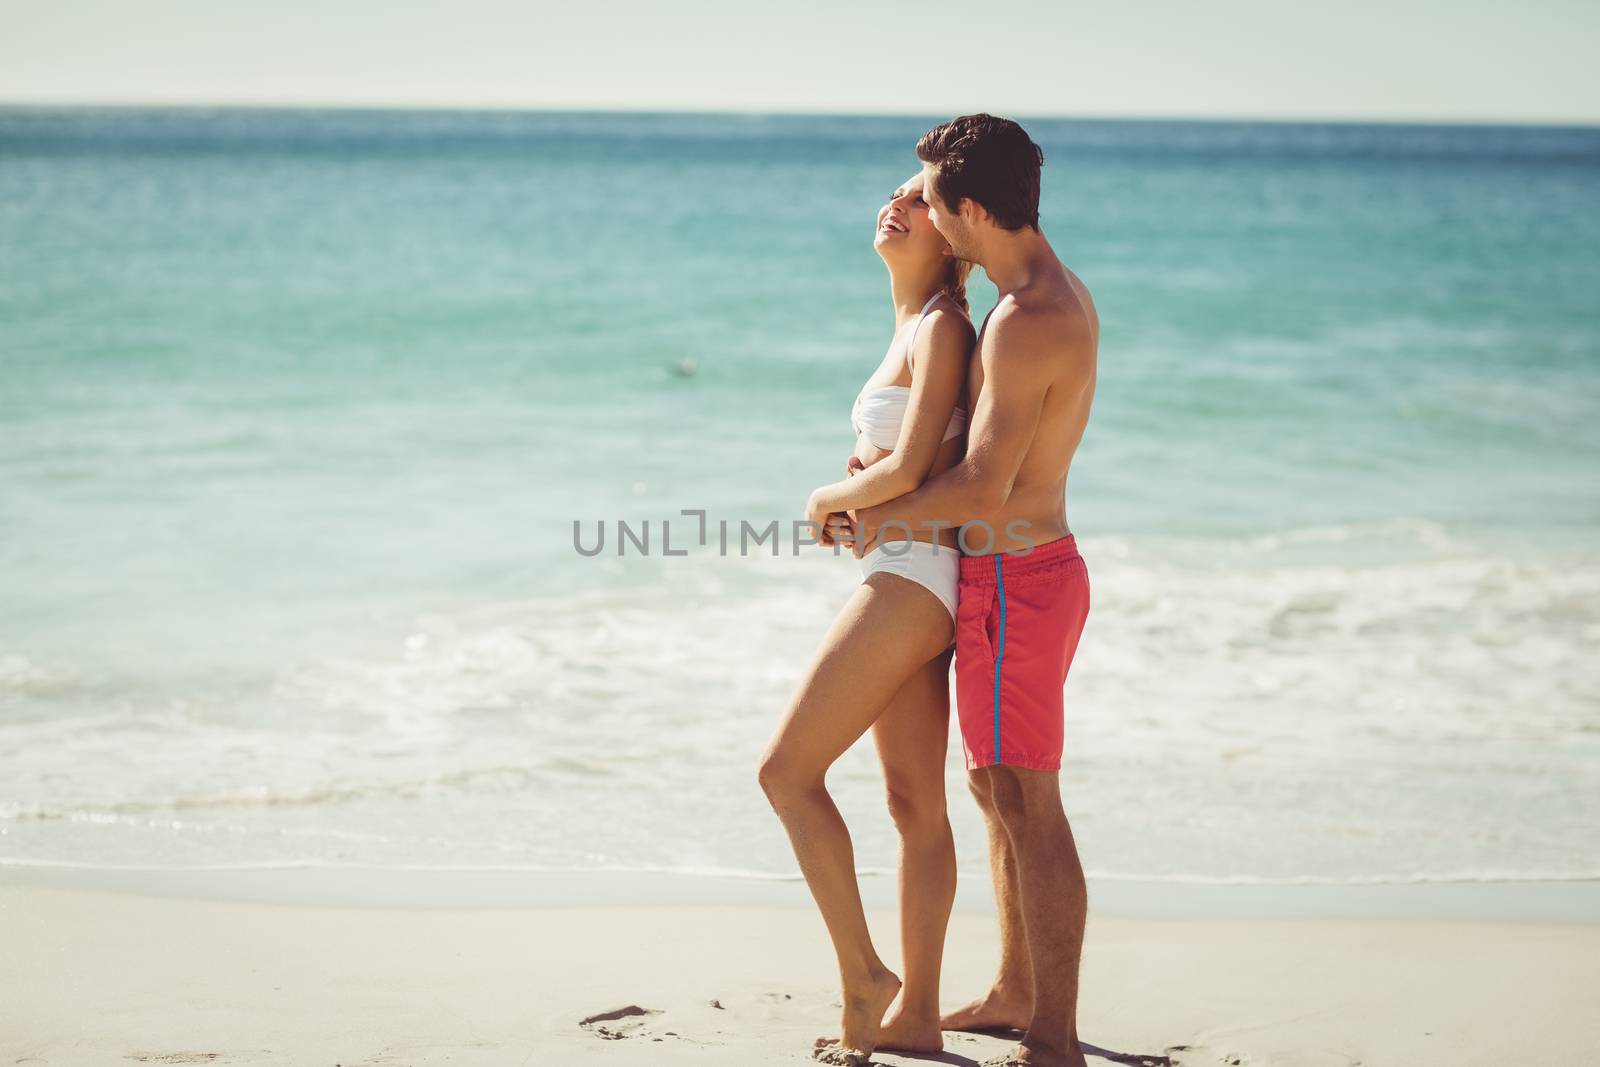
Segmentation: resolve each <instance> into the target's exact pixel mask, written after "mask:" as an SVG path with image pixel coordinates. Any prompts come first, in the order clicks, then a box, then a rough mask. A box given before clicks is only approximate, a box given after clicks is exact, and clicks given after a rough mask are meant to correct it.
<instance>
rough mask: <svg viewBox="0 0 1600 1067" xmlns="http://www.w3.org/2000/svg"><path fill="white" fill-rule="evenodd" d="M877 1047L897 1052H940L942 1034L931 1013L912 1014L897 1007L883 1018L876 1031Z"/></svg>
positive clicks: (942, 1044) (936, 1020)
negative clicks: (880, 1027) (880, 1028)
mask: <svg viewBox="0 0 1600 1067" xmlns="http://www.w3.org/2000/svg"><path fill="white" fill-rule="evenodd" d="M878 1047H879V1048H881V1049H893V1050H895V1051H898V1052H942V1051H943V1050H944V1034H943V1033H942V1032H941V1031H940V1030H939V1020H938V1018H937V1017H936V1016H933V1015H912V1014H911V1013H909V1012H907V1011H906V1010H905V1009H904V1008H898V1009H896V1010H895V1011H893V1012H892V1013H890V1015H889V1017H888V1018H887V1019H885V1020H883V1029H882V1030H879V1031H878Z"/></svg>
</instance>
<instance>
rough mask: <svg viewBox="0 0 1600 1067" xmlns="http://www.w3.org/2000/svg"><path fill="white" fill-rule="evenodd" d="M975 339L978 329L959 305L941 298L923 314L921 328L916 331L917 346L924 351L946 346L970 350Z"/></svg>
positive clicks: (975, 341) (946, 347)
mask: <svg viewBox="0 0 1600 1067" xmlns="http://www.w3.org/2000/svg"><path fill="white" fill-rule="evenodd" d="M977 339H978V331H977V330H976V329H975V328H974V327H973V325H972V319H970V318H968V317H967V314H966V312H964V311H962V310H961V307H960V305H958V304H955V303H953V302H951V301H949V300H941V301H939V302H938V303H937V304H935V305H934V306H933V308H932V309H931V310H930V311H929V312H928V314H927V315H926V316H924V318H923V320H922V328H921V329H920V330H918V331H917V348H919V349H921V350H923V351H925V352H926V351H934V350H936V349H948V348H964V349H966V350H968V351H970V350H971V348H972V346H973V345H974V344H976V343H977Z"/></svg>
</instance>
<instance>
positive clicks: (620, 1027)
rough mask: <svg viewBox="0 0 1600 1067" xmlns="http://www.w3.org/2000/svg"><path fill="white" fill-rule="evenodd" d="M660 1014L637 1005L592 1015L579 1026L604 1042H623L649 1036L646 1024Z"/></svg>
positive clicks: (580, 1022) (657, 1010) (580, 1021)
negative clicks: (625, 1039) (630, 1038)
mask: <svg viewBox="0 0 1600 1067" xmlns="http://www.w3.org/2000/svg"><path fill="white" fill-rule="evenodd" d="M660 1014H661V1012H660V1010H659V1009H657V1008H641V1007H639V1005H637V1004H629V1005H628V1006H627V1007H625V1008H614V1009H613V1010H611V1011H603V1012H601V1013H600V1014H598V1015H591V1016H589V1017H588V1018H587V1019H580V1020H578V1025H579V1026H581V1027H583V1028H584V1029H585V1030H588V1031H590V1032H591V1033H593V1034H594V1035H595V1036H596V1037H599V1038H601V1039H602V1040H605V1041H621V1040H623V1039H624V1038H629V1037H646V1036H649V1031H648V1030H647V1029H646V1028H645V1023H646V1021H648V1020H649V1018H650V1017H651V1016H652V1015H660Z"/></svg>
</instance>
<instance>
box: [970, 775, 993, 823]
mask: <svg viewBox="0 0 1600 1067" xmlns="http://www.w3.org/2000/svg"><path fill="white" fill-rule="evenodd" d="M992 771H993V768H992V767H979V768H978V769H977V770H974V771H968V772H967V788H968V789H969V790H971V792H972V799H973V800H975V801H977V802H978V807H980V808H982V809H983V810H984V811H985V812H992V811H993V810H994V786H993V784H992V783H991V782H990V780H989V779H990V775H991V772H992Z"/></svg>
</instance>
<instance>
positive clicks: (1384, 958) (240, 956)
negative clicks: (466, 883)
mask: <svg viewBox="0 0 1600 1067" xmlns="http://www.w3.org/2000/svg"><path fill="white" fill-rule="evenodd" d="M872 919H873V924H874V929H875V932H876V933H877V935H878V937H879V939H880V943H881V944H883V945H884V946H893V945H894V940H893V936H892V934H893V916H892V914H891V913H887V912H884V911H875V912H874V913H873V916H872ZM0 946H3V951H0V957H3V959H4V964H3V966H0V983H3V984H0V1062H3V1063H6V1064H30V1065H46V1064H48V1065H52V1067H67V1065H73V1067H75V1065H85V1067H88V1065H94V1067H101V1065H111V1064H138V1063H149V1064H176V1063H215V1064H285V1065H288V1064H293V1065H297V1067H298V1065H312V1064H317V1065H321V1064H326V1065H330V1067H331V1065H339V1067H358V1065H371V1067H376V1065H397V1067H398V1065H411V1064H451V1065H469V1067H472V1065H497V1067H498V1065H512V1067H520V1065H528V1064H565V1063H574V1062H585V1063H587V1062H611V1063H618V1064H665V1065H676V1064H697V1065H698V1064H707V1065H721V1064H727V1065H733V1064H739V1065H747V1064H768V1063H771V1064H785V1063H794V1064H802V1063H806V1062H809V1060H808V1056H807V1052H806V1050H807V1048H808V1047H809V1045H810V1043H811V1040H812V1038H813V1037H814V1036H816V1035H818V1034H821V1033H824V1032H827V1031H828V1030H829V1028H830V1024H831V1022H832V1019H833V1018H834V1015H835V1011H836V1009H835V1007H834V1006H833V1000H834V984H833V982H834V974H833V969H832V961H831V958H830V955H829V951H828V947H827V942H826V940H825V938H824V936H823V932H822V929H821V925H820V921H819V920H818V919H817V917H816V916H815V914H814V913H811V912H809V911H807V910H805V909H801V908H792V907H752V906H725V907H707V906H687V905H685V906H658V907H640V906H633V905H626V906H624V905H619V906H599V907H596V906H586V907H538V908H473V909H468V908H420V907H419V908H395V907H382V908H364V907H326V906H306V905H294V904H268V903H254V902H241V901H220V900H189V899H180V898H171V897H155V896H141V895H133V894H125V893H112V892H102V891H97V890H83V889H68V888H56V887H45V886H32V885H15V884H12V885H4V886H0ZM889 958H890V959H893V956H890V957H889ZM993 959H994V933H993V928H992V920H991V919H990V918H989V917H988V916H987V915H984V914H981V913H976V912H971V911H967V912H958V913H957V915H956V916H955V917H954V920H953V922H952V926H951V934H950V949H949V955H948V958H947V960H948V962H947V971H946V979H945V998H946V1001H947V1003H951V1004H953V1003H955V1002H956V1001H957V999H958V998H965V997H968V996H971V995H973V994H975V993H977V992H979V991H980V989H981V987H982V985H983V983H984V981H985V980H986V979H987V978H988V977H989V975H990V973H991V968H992V964H993ZM1597 994H1600V927H1596V926H1593V925H1578V924H1553V923H1512V922H1428V921H1412V920H1382V919H1333V920H1211V921H1189V920H1164V919H1154V920H1145V919H1125V918H1105V917H1097V916H1092V917H1091V921H1090V928H1089V939H1088V945H1087V949H1086V955H1085V961H1084V981H1083V1005H1082V1026H1081V1030H1082V1036H1083V1039H1084V1041H1085V1042H1086V1043H1088V1044H1089V1045H1090V1046H1092V1047H1091V1048H1088V1049H1087V1051H1089V1052H1090V1053H1091V1056H1090V1063H1091V1064H1093V1063H1108V1062H1109V1063H1132V1064H1141V1063H1152V1064H1160V1063H1168V1062H1170V1063H1173V1064H1180V1065H1195V1064H1239V1065H1250V1067H1267V1065H1273V1067H1277V1065H1282V1067H1321V1065H1341V1067H1342V1065H1355V1064H1362V1065H1366V1067H1372V1065H1396V1067H1402V1065H1403V1067H1413V1065H1417V1067H1420V1065H1430V1064H1439V1065H1446V1064H1448V1065H1452V1067H1468V1065H1474V1064H1483V1065H1489V1064H1493V1065H1496V1067H1505V1065H1521V1064H1540V1065H1543V1064H1593V1063H1597V1062H1600V1012H1596V1010H1595V1005H1596V999H1597ZM624 1010H626V1013H625V1014H623V1015H621V1016H620V1017H618V1018H615V1019H611V1020H603V1021H600V1022H596V1023H592V1024H590V1025H588V1026H585V1025H583V1022H582V1020H584V1019H586V1018H589V1017H592V1016H596V1015H600V1014H606V1013H613V1012H618V1011H624ZM1006 1043H1007V1042H1006V1040H1005V1039H1004V1038H1002V1037H993V1036H978V1035H965V1034H950V1035H947V1041H946V1054H945V1055H943V1056H942V1057H938V1058H935V1059H932V1060H930V1059H926V1058H924V1059H921V1060H919V1059H916V1058H912V1057H900V1056H895V1055H893V1054H889V1053H880V1054H879V1055H878V1056H877V1057H875V1061H876V1062H881V1063H884V1064H910V1063H917V1062H942V1063H951V1064H972V1063H974V1062H977V1061H981V1060H982V1059H983V1058H984V1057H985V1056H987V1055H990V1054H992V1053H994V1052H997V1051H999V1050H1001V1049H1002V1048H1003V1047H1005V1045H1006ZM1097 1057H1099V1058H1097ZM1163 1057H1166V1058H1163Z"/></svg>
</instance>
